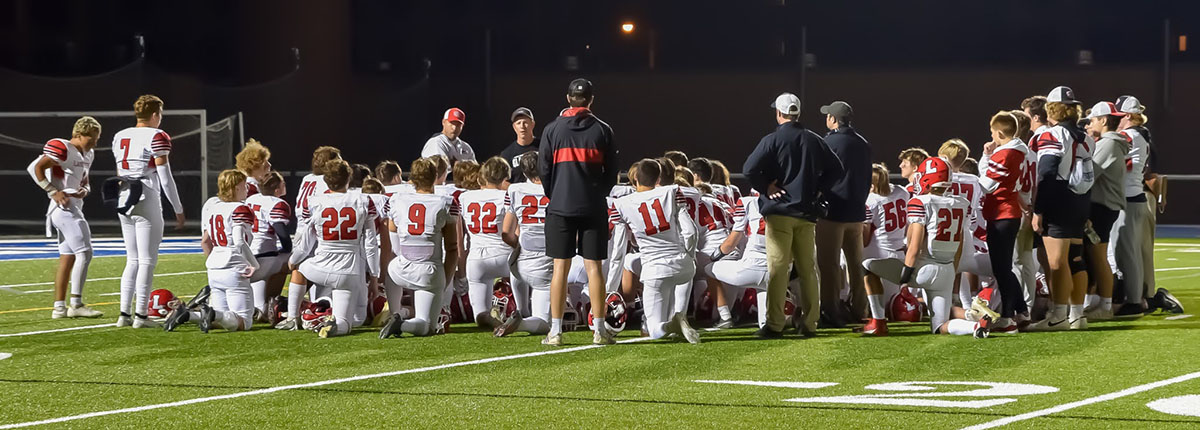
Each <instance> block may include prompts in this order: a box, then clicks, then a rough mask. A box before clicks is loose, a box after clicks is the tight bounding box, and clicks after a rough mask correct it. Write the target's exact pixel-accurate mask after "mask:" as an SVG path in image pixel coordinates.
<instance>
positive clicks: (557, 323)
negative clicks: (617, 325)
mask: <svg viewBox="0 0 1200 430" xmlns="http://www.w3.org/2000/svg"><path fill="white" fill-rule="evenodd" d="M601 323H603V321H601ZM549 334H550V336H554V335H556V334H562V318H550V333H549Z"/></svg>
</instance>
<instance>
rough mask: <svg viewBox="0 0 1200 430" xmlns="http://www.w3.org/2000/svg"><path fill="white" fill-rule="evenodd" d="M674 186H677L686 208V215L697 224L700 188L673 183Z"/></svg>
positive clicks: (698, 220)
mask: <svg viewBox="0 0 1200 430" xmlns="http://www.w3.org/2000/svg"><path fill="white" fill-rule="evenodd" d="M675 187H677V188H679V194H680V195H682V196H683V203H684V207H685V208H687V213H688V216H690V217H692V221H695V222H696V223H697V224H699V222H700V219H699V215H698V213H697V210H698V208H699V207H700V190H697V189H695V188H692V187H684V186H680V185H675Z"/></svg>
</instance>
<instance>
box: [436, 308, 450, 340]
mask: <svg viewBox="0 0 1200 430" xmlns="http://www.w3.org/2000/svg"><path fill="white" fill-rule="evenodd" d="M449 332H450V312H448V311H446V309H445V308H442V313H440V314H438V320H437V324H434V326H433V334H446V333H449Z"/></svg>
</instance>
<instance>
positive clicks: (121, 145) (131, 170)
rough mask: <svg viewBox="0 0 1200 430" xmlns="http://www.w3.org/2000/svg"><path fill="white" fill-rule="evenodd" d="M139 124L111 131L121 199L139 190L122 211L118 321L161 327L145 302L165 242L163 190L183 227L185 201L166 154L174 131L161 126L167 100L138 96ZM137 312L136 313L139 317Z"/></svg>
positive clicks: (135, 109) (123, 204)
mask: <svg viewBox="0 0 1200 430" xmlns="http://www.w3.org/2000/svg"><path fill="white" fill-rule="evenodd" d="M133 112H134V116H135V117H136V118H137V124H136V125H135V126H133V127H129V128H126V129H124V130H121V131H118V132H117V133H116V134H115V135H113V140H112V142H113V144H112V151H113V157H114V158H115V159H116V162H117V176H118V177H119V178H121V179H122V182H123V187H122V191H121V193H120V196H121V198H122V199H132V198H133V197H134V196H135V195H140V200H138V201H136V202H132V201H124V202H121V203H119V205H118V206H119V207H121V208H125V209H124V210H119V211H118V214H117V215H118V217H119V218H120V221H121V236H122V237H123V238H124V240H125V271H124V272H122V273H121V316H120V317H119V318H117V326H118V327H124V326H133V327H134V328H157V327H159V325H158V323H156V322H154V321H150V320H148V319H146V309H147V308H146V302H147V298H148V297H149V296H150V290H151V286H152V285H153V283H154V267H155V266H156V265H158V247H159V245H161V244H162V236H163V218H162V197H161V194H160V191H159V190H160V189H161V192H162V193H164V194H166V197H167V201H169V202H170V203H171V208H172V209H174V210H175V229H176V230H182V229H183V223H184V217H183V204H181V203H180V201H179V191H178V189H177V187H176V186H175V177H174V176H172V175H171V165H170V164H169V160H168V157H169V156H170V154H171V137H170V136H168V135H167V133H166V132H164V131H162V130H160V129H159V128H158V126H159V125H161V124H162V115H163V101H162V99H160V98H158V97H155V96H152V95H149V94H147V95H143V96H141V97H138V99H137V101H136V102H134V104H133ZM135 317H136V318H135Z"/></svg>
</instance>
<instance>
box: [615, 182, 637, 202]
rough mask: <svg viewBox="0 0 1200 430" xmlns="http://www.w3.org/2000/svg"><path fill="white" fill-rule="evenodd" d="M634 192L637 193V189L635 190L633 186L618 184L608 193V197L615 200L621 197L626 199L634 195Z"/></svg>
mask: <svg viewBox="0 0 1200 430" xmlns="http://www.w3.org/2000/svg"><path fill="white" fill-rule="evenodd" d="M634 191H636V189H635V188H633V185H629V184H617V185H613V187H612V190H610V191H609V192H608V196H609V197H612V198H614V199H619V198H621V197H625V196H628V195H630V194H633V193H634Z"/></svg>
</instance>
